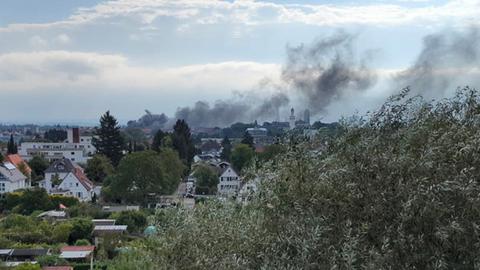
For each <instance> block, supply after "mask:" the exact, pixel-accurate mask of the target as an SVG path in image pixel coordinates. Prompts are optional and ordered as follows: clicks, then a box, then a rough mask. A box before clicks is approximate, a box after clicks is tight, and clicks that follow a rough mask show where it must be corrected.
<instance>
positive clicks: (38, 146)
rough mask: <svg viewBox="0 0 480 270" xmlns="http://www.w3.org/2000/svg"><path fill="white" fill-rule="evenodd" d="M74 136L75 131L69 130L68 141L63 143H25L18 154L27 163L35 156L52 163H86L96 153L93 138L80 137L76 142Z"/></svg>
mask: <svg viewBox="0 0 480 270" xmlns="http://www.w3.org/2000/svg"><path fill="white" fill-rule="evenodd" d="M77 132H78V129H77ZM72 134H73V129H69V130H68V131H67V140H65V142H61V143H51V142H23V143H22V144H20V146H19V147H18V154H19V155H20V156H21V157H22V158H23V159H24V160H27V161H28V160H30V159H32V157H33V156H35V155H41V156H43V157H44V158H46V159H47V160H48V161H50V162H51V161H55V160H59V159H62V158H68V159H69V160H71V161H74V162H77V163H86V162H87V160H88V159H90V157H91V156H92V155H94V154H95V152H96V149H95V147H94V146H93V144H92V139H93V137H92V136H79V137H78V138H76V139H75V140H74V139H73V135H72Z"/></svg>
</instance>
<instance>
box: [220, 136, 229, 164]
mask: <svg viewBox="0 0 480 270" xmlns="http://www.w3.org/2000/svg"><path fill="white" fill-rule="evenodd" d="M222 147H223V149H222V153H221V154H220V158H221V159H223V160H226V161H230V156H231V155H232V143H231V142H230V139H228V136H225V138H223V140H222Z"/></svg>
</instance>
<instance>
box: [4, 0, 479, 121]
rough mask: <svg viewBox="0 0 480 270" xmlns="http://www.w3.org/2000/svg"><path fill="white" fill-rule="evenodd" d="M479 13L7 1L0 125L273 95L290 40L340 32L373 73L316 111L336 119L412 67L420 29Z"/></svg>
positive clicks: (422, 4) (415, 5)
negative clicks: (268, 84)
mask: <svg viewBox="0 0 480 270" xmlns="http://www.w3.org/2000/svg"><path fill="white" fill-rule="evenodd" d="M479 15H480V1H472V0H452V1H450V0H438V1H429V0H410V1H409V0H397V1H386V0H370V1H349V0H338V1H332V0H330V1H322V0H318V1H313V0H303V1H301V0H281V1H280V0H279V1H267V0H258V1H253V0H230V1H222V0H112V1H99V0H82V1H65V0H44V1H37V0H2V1H0V93H1V98H0V115H2V117H1V118H0V123H76V124H94V123H96V122H98V118H99V116H100V115H101V114H102V113H104V112H105V111H107V110H110V111H111V112H112V114H113V115H115V116H116V117H117V118H118V119H119V120H120V122H122V123H125V122H126V121H128V120H132V119H138V118H139V117H140V116H141V115H142V114H143V112H144V110H145V109H148V110H150V111H152V112H153V113H162V112H163V113H166V114H167V115H170V116H173V115H174V114H175V112H176V111H177V109H178V108H180V107H185V106H192V105H193V104H194V103H195V102H196V101H199V100H201V101H206V102H210V103H214V102H215V101H217V100H229V99H232V97H234V96H238V95H239V94H240V95H241V94H242V93H255V92H262V91H264V93H260V95H262V94H263V95H269V92H268V91H269V90H267V89H265V88H263V87H259V85H260V84H262V82H264V81H265V80H268V81H272V82H281V81H282V70H284V69H285V64H286V61H287V51H288V48H295V47H298V46H302V44H305V45H307V46H308V45H309V44H312V43H315V42H316V41H319V40H322V39H323V38H326V37H329V36H332V35H335V33H338V32H347V33H349V34H351V35H352V36H354V40H353V43H354V49H353V53H354V54H355V55H357V54H358V55H368V56H369V57H368V65H369V67H370V68H372V69H375V70H377V71H379V73H378V74H380V78H379V79H378V80H377V81H378V82H379V83H377V84H376V85H375V86H374V87H371V88H369V89H368V90H365V91H362V92H361V93H357V94H356V95H349V96H343V97H341V98H336V99H334V100H333V101H332V102H331V103H329V104H328V106H327V107H326V108H325V109H323V110H321V111H320V112H319V113H318V114H316V115H315V116H314V117H315V118H316V119H324V120H325V121H335V120H336V119H338V118H339V117H341V116H342V115H349V114H351V113H354V112H357V111H365V110H370V109H373V108H374V107H375V106H378V105H379V104H381V102H382V101H383V100H384V99H385V97H386V96H388V95H389V94H391V93H392V91H395V90H397V89H390V86H388V85H387V84H382V81H384V80H385V78H387V77H388V76H390V75H391V74H392V72H395V71H398V70H402V69H407V68H408V67H409V66H411V65H412V64H414V63H415V61H416V59H417V58H418V56H419V54H420V52H421V50H422V47H423V46H424V42H425V36H428V35H431V34H433V33H438V32H442V31H462V29H468V28H471V27H472V25H475V24H476V23H477V22H476V21H477V19H478V17H479ZM289 93H290V94H291V93H294V92H289ZM256 94H257V93H256ZM293 95H294V94H293ZM291 100H292V104H291V106H296V107H297V108H299V109H303V108H304V107H305V106H304V105H303V104H302V102H300V101H298V99H297V98H296V97H295V96H291ZM287 111H288V110H285V112H283V111H282V116H281V118H282V119H283V118H284V117H285V118H286V117H287ZM252 120H254V119H252Z"/></svg>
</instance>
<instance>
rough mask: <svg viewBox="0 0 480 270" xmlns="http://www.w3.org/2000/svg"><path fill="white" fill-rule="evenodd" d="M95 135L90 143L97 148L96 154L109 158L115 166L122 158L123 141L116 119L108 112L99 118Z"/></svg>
mask: <svg viewBox="0 0 480 270" xmlns="http://www.w3.org/2000/svg"><path fill="white" fill-rule="evenodd" d="M96 135H97V136H96V137H95V138H94V139H93V142H92V143H93V146H95V148H97V152H98V153H99V154H102V155H104V156H106V157H107V158H109V159H110V161H111V162H112V164H113V165H114V166H117V165H118V163H119V162H120V159H122V156H123V148H124V141H123V137H122V135H121V134H120V127H119V126H118V122H117V119H115V117H113V116H112V115H111V114H110V111H107V112H106V113H105V114H104V115H102V117H101V118H100V128H97V129H96Z"/></svg>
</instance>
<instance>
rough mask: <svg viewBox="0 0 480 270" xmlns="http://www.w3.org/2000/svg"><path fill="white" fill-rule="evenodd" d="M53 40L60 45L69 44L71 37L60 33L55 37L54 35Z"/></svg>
mask: <svg viewBox="0 0 480 270" xmlns="http://www.w3.org/2000/svg"><path fill="white" fill-rule="evenodd" d="M55 42H56V43H58V44H60V45H67V44H70V42H71V39H70V37H69V36H68V35H67V34H60V35H58V36H57V37H55Z"/></svg>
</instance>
